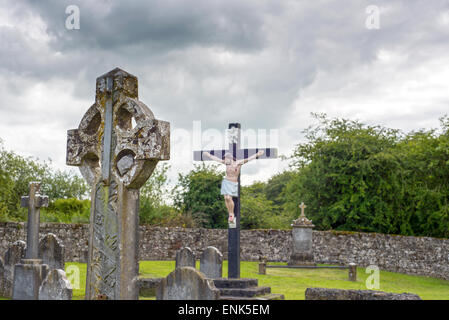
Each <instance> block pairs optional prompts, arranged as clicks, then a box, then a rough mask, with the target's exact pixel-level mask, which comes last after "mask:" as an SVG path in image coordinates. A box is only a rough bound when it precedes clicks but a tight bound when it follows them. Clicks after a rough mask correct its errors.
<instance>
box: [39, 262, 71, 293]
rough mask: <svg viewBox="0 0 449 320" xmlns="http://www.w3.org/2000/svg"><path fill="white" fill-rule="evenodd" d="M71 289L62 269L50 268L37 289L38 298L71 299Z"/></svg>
mask: <svg viewBox="0 0 449 320" xmlns="http://www.w3.org/2000/svg"><path fill="white" fill-rule="evenodd" d="M72 296H73V290H72V285H71V284H70V282H69V280H67V277H66V274H65V272H64V270H61V269H53V270H51V271H50V272H49V273H48V275H47V277H46V278H45V280H44V281H43V282H42V285H41V287H40V289H39V300H72Z"/></svg>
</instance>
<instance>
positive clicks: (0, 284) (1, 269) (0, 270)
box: [0, 257, 5, 297]
mask: <svg viewBox="0 0 449 320" xmlns="http://www.w3.org/2000/svg"><path fill="white" fill-rule="evenodd" d="M4 283H5V264H4V263H3V259H2V257H0V297H4V296H5V292H4V289H3V288H4V285H5V284H4Z"/></svg>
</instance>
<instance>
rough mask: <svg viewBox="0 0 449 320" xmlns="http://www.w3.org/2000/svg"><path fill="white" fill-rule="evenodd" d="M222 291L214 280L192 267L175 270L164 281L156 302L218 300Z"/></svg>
mask: <svg viewBox="0 0 449 320" xmlns="http://www.w3.org/2000/svg"><path fill="white" fill-rule="evenodd" d="M219 298H220V291H219V290H218V289H217V288H216V287H215V285H214V282H213V280H212V279H207V278H206V277H205V276H204V274H202V273H201V272H199V271H197V270H196V269H194V268H192V267H182V268H177V269H175V270H174V271H173V272H172V273H170V274H169V275H168V276H167V277H166V278H164V279H162V281H161V283H160V285H159V286H158V287H157V290H156V300H218V299H219Z"/></svg>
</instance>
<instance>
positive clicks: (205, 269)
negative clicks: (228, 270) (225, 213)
mask: <svg viewBox="0 0 449 320" xmlns="http://www.w3.org/2000/svg"><path fill="white" fill-rule="evenodd" d="M200 271H201V272H202V273H204V275H205V276H206V277H207V278H210V279H217V278H221V277H222V274H223V255H222V254H221V252H220V251H219V250H218V249H217V248H215V247H207V248H206V250H204V251H203V253H202V254H201V258H200Z"/></svg>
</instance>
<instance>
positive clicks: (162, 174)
mask: <svg viewBox="0 0 449 320" xmlns="http://www.w3.org/2000/svg"><path fill="white" fill-rule="evenodd" d="M169 168H170V166H169V165H168V164H167V163H163V164H158V165H157V166H156V168H155V169H154V171H153V173H152V174H151V176H150V178H149V179H148V180H147V181H146V182H145V184H144V185H143V186H142V188H140V210H139V217H140V223H145V224H158V223H161V221H162V220H163V219H165V218H167V217H168V216H170V215H172V214H173V213H174V210H173V208H171V207H170V206H168V205H167V204H166V199H165V198H164V195H166V194H167V193H168V190H167V182H168V177H167V171H168V169H169Z"/></svg>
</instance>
